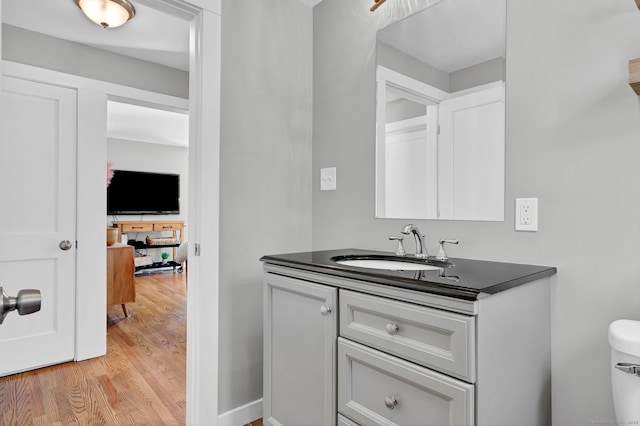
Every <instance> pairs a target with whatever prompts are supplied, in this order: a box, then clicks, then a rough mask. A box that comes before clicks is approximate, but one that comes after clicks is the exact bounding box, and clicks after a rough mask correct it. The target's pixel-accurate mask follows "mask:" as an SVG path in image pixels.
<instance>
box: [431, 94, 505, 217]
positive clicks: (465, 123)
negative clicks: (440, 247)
mask: <svg viewBox="0 0 640 426" xmlns="http://www.w3.org/2000/svg"><path fill="white" fill-rule="evenodd" d="M439 117H440V138H439V140H438V156H439V159H438V167H439V170H438V187H439V191H438V208H439V212H440V219H456V220H497V221H500V220H503V219H504V158H505V154H504V147H505V145H504V140H505V139H504V132H505V127H504V126H505V125H504V123H505V121H504V120H505V107H504V86H503V85H502V84H500V85H497V86H496V85H488V87H487V88H486V89H483V90H479V91H476V92H473V93H468V94H464V95H460V96H455V97H453V98H451V99H448V100H444V101H442V102H441V103H440V105H439Z"/></svg>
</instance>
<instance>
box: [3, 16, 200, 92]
mask: <svg viewBox="0 0 640 426" xmlns="http://www.w3.org/2000/svg"><path fill="white" fill-rule="evenodd" d="M2 59H6V60H9V61H13V62H19V63H23V64H27V65H33V66H36V67H41V68H47V69H51V70H54V71H60V72H64V73H68V74H74V75H79V76H82V77H87V78H92V79H95V80H101V81H107V82H110V83H117V84H122V85H124V86H130V87H136V88H138V89H144V90H149V91H152V92H158V93H164V94H166V95H172V96H178V97H181V98H188V97H189V73H187V72H185V71H182V70H178V69H175V68H170V67H165V66H163V65H158V64H153V63H151V62H147V61H142V60H140V59H136V58H131V57H129V56H123V55H118V54H116V53H112V52H108V51H106V50H102V49H96V48H93V47H89V46H86V45H84V44H79V43H74V42H71V41H67V40H62V39H59V38H54V37H49V36H46V35H44V34H40V33H36V32H33V31H28V30H25V29H22V28H18V27H14V26H11V25H8V24H2ZM122 70H126V71H127V72H122Z"/></svg>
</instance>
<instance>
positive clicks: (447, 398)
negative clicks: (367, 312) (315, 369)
mask: <svg viewBox="0 0 640 426" xmlns="http://www.w3.org/2000/svg"><path fill="white" fill-rule="evenodd" d="M473 402H474V386H473V385H471V384H469V383H465V382H463V381H460V380H456V379H453V378H451V377H448V376H445V375H444V374H440V373H437V372H435V371H433V370H429V369H427V368H424V367H420V366H418V365H415V364H413V363H410V362H408V361H405V360H402V359H399V358H396V357H393V356H391V355H388V354H385V353H382V352H379V351H376V350H374V349H371V348H368V347H365V346H362V345H360V344H358V343H354V342H350V341H348V340H345V339H343V338H339V339H338V411H339V412H340V413H342V414H343V415H345V416H348V417H349V418H350V419H352V420H354V421H356V422H357V423H359V424H360V425H362V426H367V425H415V424H420V425H421V426H429V425H434V426H435V425H437V426H443V425H473V422H474V420H473V419H474V407H473Z"/></svg>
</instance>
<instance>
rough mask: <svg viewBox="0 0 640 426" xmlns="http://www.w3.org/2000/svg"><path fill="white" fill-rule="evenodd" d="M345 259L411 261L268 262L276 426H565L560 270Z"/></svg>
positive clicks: (268, 356) (268, 389) (344, 253)
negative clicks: (556, 387)
mask: <svg viewBox="0 0 640 426" xmlns="http://www.w3.org/2000/svg"><path fill="white" fill-rule="evenodd" d="M407 257H408V258H411V256H410V255H408V256H407ZM345 259H347V260H349V259H360V260H362V259H365V260H366V259H378V260H387V261H395V260H398V259H397V258H396V257H395V256H393V254H390V253H384V252H375V251H370V250H356V249H347V250H331V251H319V252H308V253H293V254H283V255H272V256H264V257H263V258H262V259H261V260H262V261H263V262H264V271H265V275H264V316H265V320H264V399H263V407H264V408H263V411H264V412H263V417H264V422H265V424H269V425H302V424H304V425H336V424H338V425H342V426H345V425H350V426H352V425H394V424H396V425H513V424H518V425H548V424H550V423H551V353H550V318H549V312H550V306H549V285H550V277H551V276H553V275H554V274H555V273H556V269H555V268H552V267H544V266H533V265H521V264H508V263H500V262H487V261H479V260H469V259H449V261H448V262H437V261H433V260H426V261H425V260H419V259H412V260H410V261H411V262H413V263H416V264H429V267H430V268H429V269H428V270H405V269H401V268H403V266H402V264H400V266H399V269H397V270H393V269H372V268H368V267H356V266H348V265H344V264H340V263H338V262H337V261H340V260H345Z"/></svg>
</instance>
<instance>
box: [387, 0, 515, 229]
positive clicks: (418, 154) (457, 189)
mask: <svg viewBox="0 0 640 426" xmlns="http://www.w3.org/2000/svg"><path fill="white" fill-rule="evenodd" d="M505 27H506V0H483V1H481V2H480V1H473V0H440V1H439V2H437V3H434V4H433V5H431V6H430V7H428V8H426V9H424V10H422V11H420V12H418V13H416V14H414V15H411V16H409V17H407V18H405V19H403V20H401V21H398V22H395V23H393V24H391V25H389V26H387V27H385V28H383V29H381V30H380V31H378V34H377V45H376V50H377V52H376V53H377V70H376V81H377V93H376V99H377V105H376V217H378V218H398V219H447V220H486V221H502V220H504V174H505V164H504V163H505V62H506V57H505Z"/></svg>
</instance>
